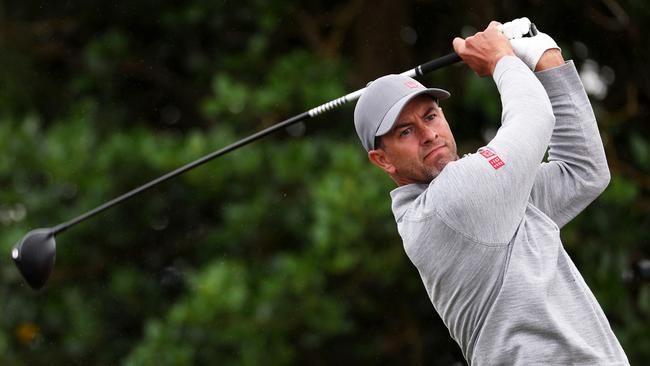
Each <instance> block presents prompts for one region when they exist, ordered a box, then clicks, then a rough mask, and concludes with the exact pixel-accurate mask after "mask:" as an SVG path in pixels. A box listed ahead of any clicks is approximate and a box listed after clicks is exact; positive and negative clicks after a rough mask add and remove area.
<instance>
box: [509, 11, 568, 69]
mask: <svg viewBox="0 0 650 366" xmlns="http://www.w3.org/2000/svg"><path fill="white" fill-rule="evenodd" d="M499 29H500V30H501V32H503V34H504V35H505V36H506V37H507V38H508V39H510V44H511V45H512V49H513V50H514V51H515V55H517V57H519V58H520V59H521V60H522V61H523V62H524V63H525V64H526V65H527V66H528V67H529V68H530V69H531V70H533V71H535V67H536V66H537V62H539V59H540V58H541V57H542V55H543V54H544V52H545V51H546V50H550V49H553V48H556V49H558V50H559V49H560V47H558V45H557V43H555V41H554V40H553V38H551V37H550V36H549V35H548V34H546V33H542V32H538V33H537V35H536V36H534V37H522V36H523V35H524V34H526V33H528V32H529V31H530V20H528V18H519V19H515V20H513V21H511V22H507V23H504V24H502V25H500V26H499Z"/></svg>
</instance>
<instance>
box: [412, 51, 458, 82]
mask: <svg viewBox="0 0 650 366" xmlns="http://www.w3.org/2000/svg"><path fill="white" fill-rule="evenodd" d="M458 61H460V56H458V54H457V53H456V52H452V53H450V54H448V55H444V56H442V57H438V58H437V59H435V60H431V61H429V62H426V63H423V64H422V65H420V66H418V67H417V68H416V70H415V74H416V75H417V76H422V75H424V74H427V73H429V72H431V71H434V70H438V69H440V68H442V67H445V66H449V65H451V64H455V63H456V62H458Z"/></svg>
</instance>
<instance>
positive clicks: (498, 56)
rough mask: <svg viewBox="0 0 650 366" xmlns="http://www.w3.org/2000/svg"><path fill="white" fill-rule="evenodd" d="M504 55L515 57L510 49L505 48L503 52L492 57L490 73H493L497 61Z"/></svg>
mask: <svg viewBox="0 0 650 366" xmlns="http://www.w3.org/2000/svg"><path fill="white" fill-rule="evenodd" d="M506 56H513V57H517V56H516V55H515V53H514V52H513V51H512V50H505V51H503V52H500V53H498V54H497V55H496V56H495V57H494V59H493V63H492V65H491V68H490V71H491V72H490V75H494V69H496V67H497V64H498V63H499V61H501V59H503V58H504V57H506Z"/></svg>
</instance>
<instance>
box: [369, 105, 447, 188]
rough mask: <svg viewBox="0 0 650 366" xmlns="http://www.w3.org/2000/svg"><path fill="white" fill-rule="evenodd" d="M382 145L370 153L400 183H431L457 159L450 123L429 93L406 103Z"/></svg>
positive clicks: (370, 156) (371, 158)
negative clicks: (448, 164)
mask: <svg viewBox="0 0 650 366" xmlns="http://www.w3.org/2000/svg"><path fill="white" fill-rule="evenodd" d="M382 145H383V147H381V148H380V147H378V148H377V149H375V150H371V151H369V152H368V157H369V158H370V160H371V161H372V162H373V163H374V164H375V165H377V166H379V167H380V168H382V169H383V170H384V171H386V173H388V174H389V175H390V176H391V177H392V178H393V180H395V182H397V184H398V185H400V186H401V185H406V184H411V183H429V182H431V181H432V180H433V178H435V177H436V176H437V175H438V174H440V172H441V171H442V169H443V168H444V167H445V166H446V165H447V163H449V162H450V161H454V160H458V154H457V152H456V142H455V141H454V136H453V135H452V133H451V130H450V129H449V124H448V123H447V120H446V119H445V116H444V115H443V113H442V109H441V108H440V107H438V105H437V103H436V102H435V101H434V100H433V98H431V96H429V95H419V96H417V97H415V98H413V99H412V100H411V101H410V102H409V103H408V104H407V105H406V106H405V107H404V109H403V110H402V113H400V115H399V116H398V117H397V120H396V122H395V124H394V125H393V128H392V129H391V130H390V131H389V132H388V133H387V134H385V135H383V136H382Z"/></svg>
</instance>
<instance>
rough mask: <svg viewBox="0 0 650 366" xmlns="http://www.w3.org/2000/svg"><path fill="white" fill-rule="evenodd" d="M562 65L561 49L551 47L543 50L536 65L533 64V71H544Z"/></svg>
mask: <svg viewBox="0 0 650 366" xmlns="http://www.w3.org/2000/svg"><path fill="white" fill-rule="evenodd" d="M562 65H564V57H562V51H560V50H559V49H557V48H551V49H548V50H546V51H544V53H543V54H542V57H541V58H540V59H539V61H538V62H537V65H536V66H535V71H536V72H537V71H544V70H548V69H552V68H554V67H558V66H562Z"/></svg>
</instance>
